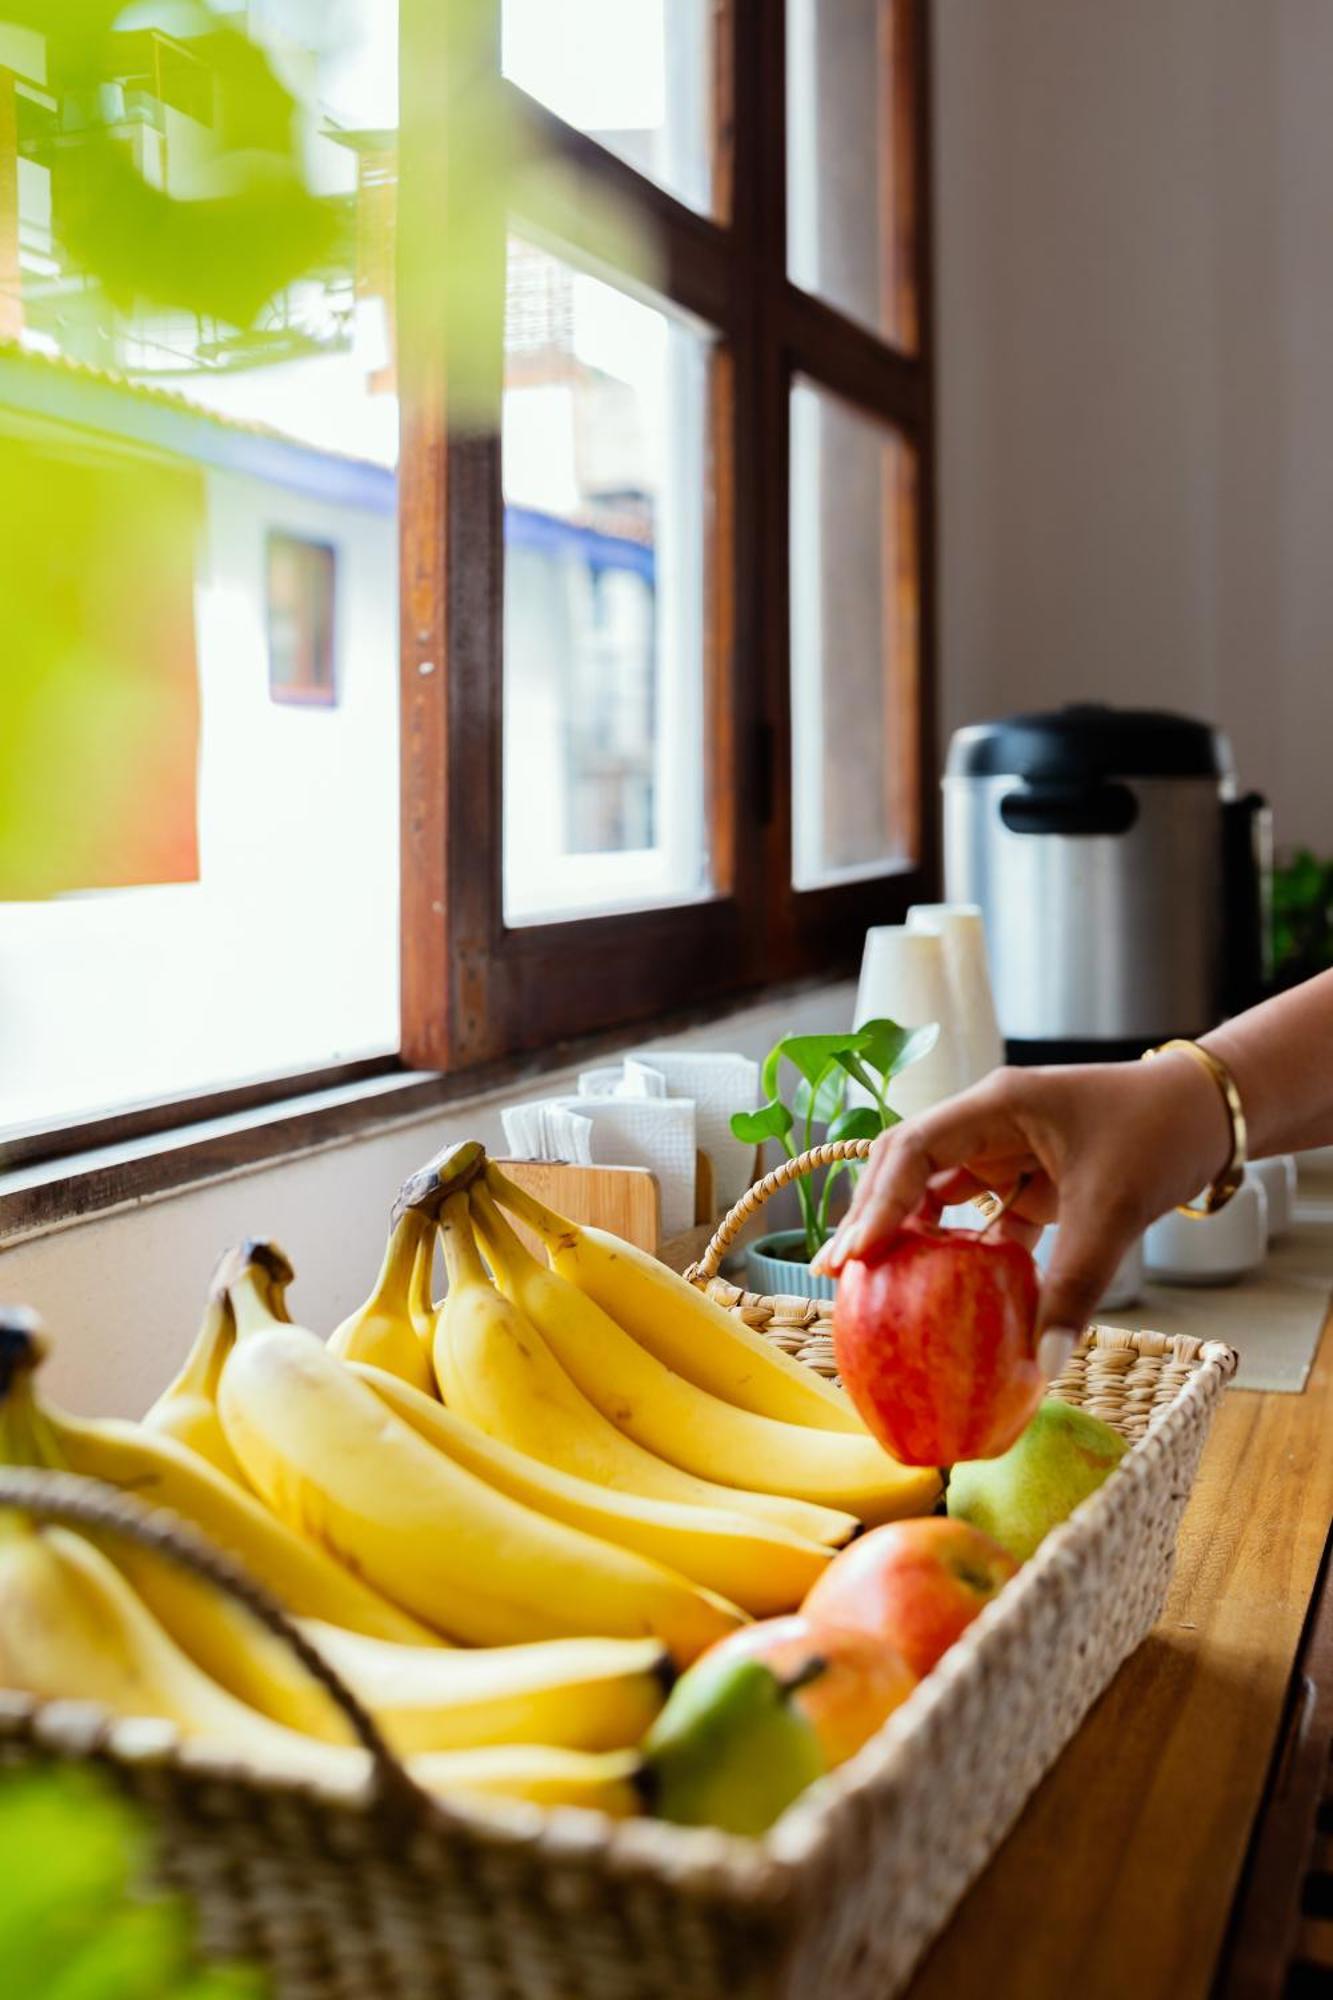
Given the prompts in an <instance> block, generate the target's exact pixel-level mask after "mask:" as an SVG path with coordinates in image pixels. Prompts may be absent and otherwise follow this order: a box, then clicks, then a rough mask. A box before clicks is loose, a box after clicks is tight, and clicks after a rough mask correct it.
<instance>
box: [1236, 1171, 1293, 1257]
mask: <svg viewBox="0 0 1333 2000" xmlns="http://www.w3.org/2000/svg"><path fill="white" fill-rule="evenodd" d="M1245 1178H1246V1179H1247V1180H1252V1181H1258V1182H1259V1184H1260V1186H1261V1187H1262V1188H1263V1191H1264V1194H1265V1195H1266V1196H1267V1199H1268V1240H1269V1242H1270V1243H1276V1241H1277V1239H1278V1237H1279V1236H1285V1235H1286V1233H1287V1231H1288V1230H1289V1229H1290V1228H1291V1225H1292V1222H1293V1220H1294V1219H1295V1214H1296V1158H1295V1155H1294V1154H1293V1153H1274V1155H1273V1156H1272V1158H1271V1159H1268V1160H1251V1161H1250V1162H1249V1164H1248V1166H1247V1167H1246V1169H1245Z"/></svg>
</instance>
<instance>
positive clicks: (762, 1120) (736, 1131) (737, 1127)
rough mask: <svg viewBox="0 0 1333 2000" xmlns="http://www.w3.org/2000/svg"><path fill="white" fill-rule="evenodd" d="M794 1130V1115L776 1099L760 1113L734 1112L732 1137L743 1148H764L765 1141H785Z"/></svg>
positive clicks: (732, 1116)
mask: <svg viewBox="0 0 1333 2000" xmlns="http://www.w3.org/2000/svg"><path fill="white" fill-rule="evenodd" d="M791 1128H792V1115H791V1112H790V1111H789V1110H788V1109H787V1107H786V1105H785V1104H783V1103H781V1102H780V1101H779V1100H778V1099H777V1098H776V1097H775V1098H774V1099H773V1101H772V1102H771V1103H770V1104H765V1105H764V1106H763V1107H762V1108H761V1109H760V1110H758V1111H733V1112H732V1114H731V1132H732V1137H733V1138H735V1139H739V1140H740V1142H741V1144H742V1145H743V1146H762V1145H763V1143H764V1141H765V1139H785V1138H786V1136H787V1134H788V1133H789V1132H790V1131H791Z"/></svg>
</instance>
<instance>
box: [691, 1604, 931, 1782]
mask: <svg viewBox="0 0 1333 2000" xmlns="http://www.w3.org/2000/svg"><path fill="white" fill-rule="evenodd" d="M703 1657H704V1658H705V1659H707V1660H762V1661H763V1663H764V1665H765V1666H767V1667H769V1668H770V1669H771V1670H772V1672H773V1673H775V1674H776V1675H777V1677H778V1679H779V1680H780V1681H781V1682H782V1683H783V1684H784V1685H791V1686H792V1687H793V1693H792V1696H791V1699H792V1702H793V1704H794V1705H795V1707H797V1708H799V1709H800V1711H801V1713H802V1714H803V1715H804V1717H805V1719H806V1721H807V1722H808V1723H809V1724H810V1726H811V1728H812V1729H813V1730H814V1732H815V1735H816V1737H817V1738H818V1740H819V1747H820V1749H821V1751H822V1752H823V1755H824V1760H825V1762H826V1763H827V1765H828V1767H829V1769H830V1770H832V1768H833V1766H834V1765H835V1764H841V1763H844V1762H845V1761H846V1759H847V1758H848V1757H851V1756H852V1755H854V1753H855V1752H856V1751H858V1750H859V1749H860V1748H861V1745H862V1744H863V1743H865V1742H866V1741H867V1740H868V1739H869V1738H870V1737H872V1736H873V1735H874V1734H875V1731H876V1730H877V1729H878V1728H879V1726H880V1724H881V1723H882V1722H883V1721H884V1720H885V1718H886V1717H888V1716H890V1715H892V1713H893V1711H894V1709H895V1708H899V1707H901V1706H902V1704H903V1702H905V1701H906V1699H907V1697H908V1695H909V1694H910V1693H911V1692H912V1689H913V1688H914V1687H915V1686H916V1679H917V1677H916V1675H915V1674H914V1673H913V1672H912V1670H911V1668H910V1667H908V1666H907V1665H906V1663H905V1662H904V1661H903V1660H902V1659H900V1658H899V1656H898V1654H897V1653H896V1652H895V1651H894V1650H893V1648H892V1646H888V1645H886V1644H885V1643H884V1641H883V1640H882V1639H876V1638H872V1637H871V1635H870V1634H869V1633H868V1632H863V1631H857V1630H855V1629H853V1628H850V1627H844V1626H837V1625H823V1624H817V1623H816V1622H815V1621H814V1620H813V1619H810V1618H806V1617H803V1616H801V1615H800V1614H799V1613H793V1614H792V1615H791V1616H790V1617H786V1618H762V1619H760V1620H758V1621H757V1622H756V1623H755V1624H753V1625H742V1626H740V1627H739V1628H738V1629H737V1630H736V1631H735V1632H728V1634H727V1636H726V1638H725V1639H719V1640H718V1641H717V1643H716V1644H715V1645H713V1646H710V1647H709V1649H708V1651H707V1653H705V1654H704V1656H703Z"/></svg>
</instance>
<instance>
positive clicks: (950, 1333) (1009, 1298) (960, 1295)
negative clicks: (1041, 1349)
mask: <svg viewBox="0 0 1333 2000" xmlns="http://www.w3.org/2000/svg"><path fill="white" fill-rule="evenodd" d="M1039 1283H1040V1280H1039V1278H1038V1273H1037V1267H1036V1265H1035V1264H1034V1262H1033V1260H1032V1256H1031V1253H1030V1252H1029V1251H1028V1250H1025V1249H1024V1247H1023V1245H1022V1244H1021V1243H1015V1242H1013V1241H1012V1240H1010V1239H1009V1238H1007V1237H1002V1236H988V1235H987V1234H986V1232H985V1230H972V1229H941V1228H938V1227H936V1225H935V1224H933V1223H931V1222H927V1221H924V1220H918V1219H917V1218H912V1219H911V1220H909V1221H907V1222H905V1223H904V1224H903V1226H902V1228H901V1229H899V1230H898V1232H897V1234H896V1235H895V1236H893V1237H891V1238H890V1239H889V1241H888V1242H887V1243H885V1244H883V1245H882V1246H881V1247H879V1248H877V1249H876V1250H875V1251H874V1253H873V1254H872V1255H871V1256H870V1257H868V1258H864V1259H862V1258H853V1259H852V1260H851V1261H850V1262H849V1263H848V1264H847V1265H846V1266H845V1267H844V1269H843V1272H842V1276H841V1277H840V1278H839V1280H838V1293H837V1298H836V1300H835V1302H834V1307H833V1346H834V1352H835V1354H836V1356H837V1361H838V1370H839V1373H840V1374H841V1376H842V1379H843V1382H844V1383H845V1385H846V1387H847V1390H848V1392H849V1394H850V1395H851V1398H852V1401H853V1402H854V1403H855V1405H856V1407H857V1409H858V1410H859V1411H860V1413H861V1416H862V1418H863V1419H864V1421H865V1424H866V1426H867V1428H868V1429H869V1430H870V1431H872V1432H873V1434H874V1435H875V1437H877V1438H878V1439H879V1441H880V1443H881V1444H882V1445H883V1446H884V1448H885V1450H886V1451H890V1452H892V1454H893V1456H894V1457H895V1458H896V1459H898V1460H900V1462H901V1463H902V1464H904V1465H953V1464H955V1463H956V1462H957V1461H958V1460H959V1459H964V1458H993V1457H995V1456H996V1454H998V1453H999V1452H1002V1451H1007V1450H1008V1448H1009V1446H1010V1445H1011V1444H1012V1443H1013V1441H1014V1439H1015V1438H1016V1437H1017V1436H1018V1434H1019V1432H1020V1431H1021V1430H1022V1429H1023V1427H1024V1425H1025V1424H1026V1423H1027V1422H1028V1420H1029V1418H1030V1417H1031V1416H1032V1413H1033V1411H1034V1410H1035V1409H1036V1407H1037V1404H1038V1403H1039V1402H1040V1400H1041V1393H1042V1390H1043V1388H1044V1387H1045V1384H1044V1382H1043V1380H1042V1375H1041V1370H1040V1369H1039V1368H1038V1366H1037V1358H1036V1351H1035V1333H1036V1321H1037V1295H1038V1289H1039Z"/></svg>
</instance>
